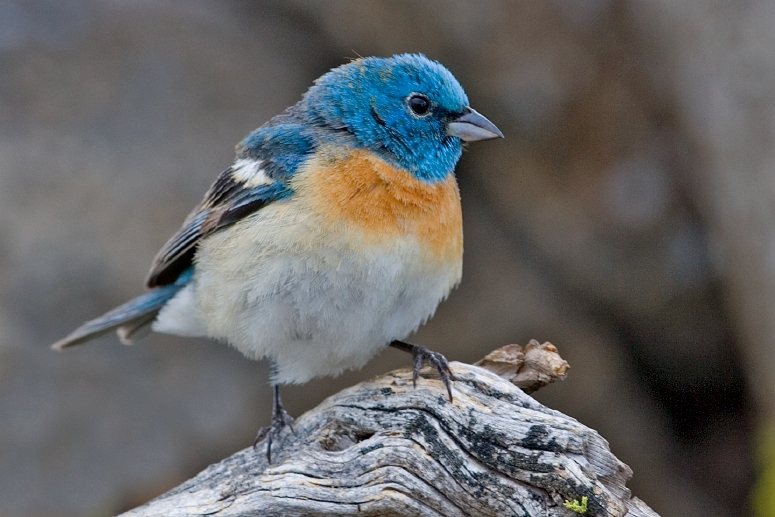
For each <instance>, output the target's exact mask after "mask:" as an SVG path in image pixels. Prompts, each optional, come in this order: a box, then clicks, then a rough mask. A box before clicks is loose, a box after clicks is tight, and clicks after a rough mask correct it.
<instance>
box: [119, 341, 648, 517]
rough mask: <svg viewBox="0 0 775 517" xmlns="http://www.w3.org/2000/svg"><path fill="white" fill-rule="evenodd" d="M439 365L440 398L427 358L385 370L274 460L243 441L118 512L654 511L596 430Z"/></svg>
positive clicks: (138, 516) (314, 420) (488, 377)
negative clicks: (634, 492) (449, 376)
mask: <svg viewBox="0 0 775 517" xmlns="http://www.w3.org/2000/svg"><path fill="white" fill-rule="evenodd" d="M535 345H537V343H536V344H535ZM535 345H534V348H535ZM512 346H513V345H512ZM542 346H544V347H545V345H542ZM504 348H506V347H504ZM551 348H552V349H553V347H551ZM501 350H503V349H501ZM526 350H527V347H526ZM508 352H509V354H512V355H513V354H514V350H513V349H511V350H509V351H508ZM550 352H551V350H550ZM555 352H556V351H555ZM509 354H506V355H509ZM517 355H518V354H517ZM490 356H492V354H490V355H488V357H490ZM499 357H500V358H501V359H502V358H503V354H502V353H501V354H500V356H499ZM557 357H559V356H557ZM523 359H524V357H523ZM502 362H503V361H501V362H500V363H499V368H500V367H502V366H503V365H502ZM482 363H483V365H485V366H486V364H485V363H486V361H485V360H483V361H482ZM523 363H524V364H527V363H528V361H524V360H523ZM566 367H567V364H566V365H565V368H566ZM565 368H561V372H560V373H559V374H558V376H560V377H562V376H564V374H565ZM451 369H452V372H453V374H454V375H455V381H454V382H453V395H454V402H452V403H450V402H449V400H448V399H447V395H446V392H445V389H444V386H443V385H442V383H441V382H440V381H439V380H438V379H437V378H434V377H432V374H433V372H431V371H430V370H429V369H426V370H424V374H425V375H428V376H430V378H428V377H425V378H421V379H419V380H418V382H417V388H416V389H413V388H412V377H411V371H410V370H408V369H402V370H396V371H394V372H391V373H389V374H386V375H383V376H381V377H378V378H376V379H373V380H371V381H367V382H363V383H361V384H358V385H356V386H353V387H352V388H349V389H346V390H344V391H342V392H340V393H338V394H336V395H334V396H332V397H330V398H329V399H327V400H326V401H324V402H323V403H322V404H320V405H319V406H318V407H317V408H315V409H313V410H311V411H309V412H308V413H306V414H304V415H303V416H301V417H300V418H299V419H298V420H296V422H295V423H294V429H295V432H293V433H292V432H291V431H290V430H288V431H287V432H284V433H283V434H282V435H281V436H280V438H279V440H277V441H276V442H275V445H274V446H273V453H272V458H273V464H272V465H268V464H267V462H266V456H265V454H264V453H263V448H261V447H259V449H258V451H254V450H253V449H252V448H248V449H245V450H243V451H240V452H238V453H236V454H234V455H233V456H231V457H229V458H226V459H225V460H223V461H222V462H220V463H218V464H215V465H211V466H210V467H208V468H207V469H205V470H204V471H203V472H201V473H200V474H199V475H197V476H196V477H195V478H193V479H191V480H189V481H187V482H185V483H183V484H182V485H180V486H179V487H177V488H175V489H173V490H171V491H170V492H168V493H166V494H164V495H162V496H160V497H159V498H157V499H155V500H153V501H151V502H149V503H147V504H145V505H143V506H141V507H139V508H136V509H134V510H132V511H130V512H127V513H125V514H123V515H124V517H149V516H157V515H158V516H160V515H164V516H193V515H217V516H242V515H245V516H247V515H261V516H266V517H273V516H284V517H285V516H302V515H303V516H313V517H314V516H333V515H355V514H357V515H359V516H383V515H396V516H445V517H451V516H512V515H513V516H564V517H569V516H574V515H578V513H574V511H572V510H571V509H568V508H566V506H565V503H566V502H567V503H572V502H574V501H576V502H577V503H578V504H577V510H578V508H579V507H581V508H583V505H582V504H581V502H582V498H583V497H586V498H587V500H586V502H587V511H586V515H590V516H623V515H625V514H627V515H630V516H635V517H639V516H644V517H645V516H648V517H658V516H657V514H656V513H654V512H653V511H652V510H651V509H650V508H648V506H646V505H645V504H644V503H643V502H642V501H640V500H639V499H637V498H632V497H631V494H630V491H629V490H628V489H627V488H626V487H625V483H626V481H627V480H628V479H629V478H630V477H631V476H632V471H631V470H630V468H629V467H628V466H627V465H625V464H624V463H622V462H620V461H619V460H618V459H617V458H616V457H614V456H613V454H611V451H610V449H609V447H608V443H607V442H606V441H605V440H604V439H603V438H602V437H601V436H600V435H599V434H598V433H597V432H595V431H594V430H592V429H589V428H587V427H585V426H583V425H582V424H580V423H579V422H577V421H576V420H574V419H572V418H570V417H568V416H565V415H563V414H562V413H559V412H558V411H554V410H552V409H549V408H547V407H545V406H542V405H541V404H539V403H538V402H537V401H535V400H534V399H533V398H531V397H530V396H528V395H526V394H525V393H524V392H523V391H522V390H520V389H519V388H517V387H515V386H514V385H513V384H511V383H510V382H508V381H507V380H506V379H505V378H503V377H500V376H498V375H496V374H495V373H492V372H490V371H488V370H486V369H484V368H481V367H477V366H472V365H467V364H462V363H456V362H453V363H451ZM517 369H519V367H518V368H517ZM555 369H556V368H555ZM523 373H524V372H523ZM512 377H514V376H512ZM523 377H524V375H523ZM527 377H531V376H530V375H528V376H527ZM534 377H535V376H532V380H531V382H534V380H535V379H534ZM628 512H629V513H628Z"/></svg>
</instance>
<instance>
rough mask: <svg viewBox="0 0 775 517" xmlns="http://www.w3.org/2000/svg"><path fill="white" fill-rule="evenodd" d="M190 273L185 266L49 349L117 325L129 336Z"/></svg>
mask: <svg viewBox="0 0 775 517" xmlns="http://www.w3.org/2000/svg"><path fill="white" fill-rule="evenodd" d="M191 273H192V270H191V269H189V270H188V271H185V272H184V273H183V274H181V275H180V277H179V278H178V280H177V281H176V282H175V283H174V284H168V285H165V286H162V287H159V288H157V289H154V290H153V291H151V292H149V293H146V294H143V295H141V296H138V297H137V298H133V299H132V300H129V301H128V302H126V303H124V304H123V305H119V306H118V307H116V308H115V309H113V310H112V311H109V312H106V313H105V314H103V315H102V316H100V317H99V318H95V319H93V320H91V321H87V322H86V323H84V324H83V325H81V326H80V327H78V328H77V329H75V330H74V331H73V332H71V333H70V335H68V336H67V337H65V338H63V339H60V340H59V341H57V342H56V343H54V344H53V345H51V348H53V349H54V350H62V349H63V348H68V347H71V346H75V345H79V344H81V343H84V342H86V341H89V340H91V339H94V338H96V337H99V336H102V335H103V334H106V333H108V332H111V331H113V330H116V329H119V328H120V327H127V328H128V329H131V332H130V333H129V336H131V334H133V333H134V332H135V331H137V330H138V329H139V328H140V327H143V326H145V325H148V324H150V323H152V322H153V320H154V319H155V317H156V314H158V312H159V311H160V310H161V308H162V307H164V304H166V303H167V302H168V301H170V300H171V299H172V298H173V297H174V296H175V295H176V294H178V291H180V290H181V289H183V287H185V286H186V284H188V282H189V281H190V280H191V276H192V274H191Z"/></svg>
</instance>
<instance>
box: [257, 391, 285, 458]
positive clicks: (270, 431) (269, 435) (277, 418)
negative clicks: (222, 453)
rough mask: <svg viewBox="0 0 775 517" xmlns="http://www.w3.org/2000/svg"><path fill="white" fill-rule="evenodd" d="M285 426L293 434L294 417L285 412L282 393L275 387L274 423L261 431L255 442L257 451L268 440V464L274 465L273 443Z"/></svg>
mask: <svg viewBox="0 0 775 517" xmlns="http://www.w3.org/2000/svg"><path fill="white" fill-rule="evenodd" d="M285 426H288V427H289V428H290V430H291V432H293V417H292V416H291V415H290V414H289V413H288V412H287V411H286V410H285V408H284V407H283V405H282V403H281V402H280V393H279V391H278V388H277V387H276V386H275V395H274V408H273V409H272V423H271V424H269V425H268V426H266V427H262V428H261V429H259V430H258V434H256V439H255V440H253V448H254V449H256V448H257V446H258V444H259V443H260V442H261V441H262V440H263V439H264V438H266V461H267V462H268V463H272V442H273V441H274V440H275V438H276V437H277V436H279V435H280V433H281V432H282V430H283V429H284V428H285Z"/></svg>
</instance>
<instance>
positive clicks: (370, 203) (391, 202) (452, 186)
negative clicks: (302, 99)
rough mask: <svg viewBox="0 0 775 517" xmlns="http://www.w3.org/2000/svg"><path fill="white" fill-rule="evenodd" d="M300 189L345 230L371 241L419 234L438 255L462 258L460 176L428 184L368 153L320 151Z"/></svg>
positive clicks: (309, 203)
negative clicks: (456, 178) (355, 231)
mask: <svg viewBox="0 0 775 517" xmlns="http://www.w3.org/2000/svg"><path fill="white" fill-rule="evenodd" d="M297 178H298V183H305V184H304V185H301V184H298V183H297V185H296V188H295V190H296V192H297V195H298V196H299V197H300V198H304V202H305V204H307V206H309V207H310V208H311V209H312V210H313V211H314V212H317V213H319V214H322V215H323V216H324V217H323V219H324V220H325V221H326V222H327V223H328V224H331V225H333V226H336V227H339V229H340V230H346V231H352V230H356V229H357V231H358V233H360V234H361V235H360V237H361V238H362V239H363V240H364V241H365V242H364V243H365V244H372V243H374V244H377V243H379V244H385V245H390V242H391V241H393V242H395V240H396V239H398V238H401V237H414V238H415V239H416V240H417V242H419V243H420V245H421V246H422V248H423V249H424V250H426V251H427V252H429V253H430V255H431V257H432V258H436V259H440V260H459V259H460V257H461V256H462V253H463V220H462V214H461V210H460V193H459V191H458V187H457V182H456V181H455V177H454V176H453V175H451V174H450V176H449V177H448V178H447V179H446V180H445V181H442V182H438V183H432V184H429V183H425V182H424V181H421V180H419V179H417V178H415V177H414V176H412V175H411V174H410V173H408V172H406V171H404V170H401V169H397V168H395V167H393V166H391V165H390V164H388V163H387V162H385V161H384V160H382V159H380V158H379V157H377V156H375V155H374V154H373V153H370V152H368V151H361V150H358V151H350V152H349V153H347V154H346V155H341V154H334V153H326V152H325V151H324V152H319V153H318V155H317V156H316V157H315V158H314V159H313V161H312V162H311V163H310V164H309V165H308V167H307V168H306V171H305V172H304V174H299V175H298V176H297Z"/></svg>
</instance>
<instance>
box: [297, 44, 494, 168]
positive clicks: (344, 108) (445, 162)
mask: <svg viewBox="0 0 775 517" xmlns="http://www.w3.org/2000/svg"><path fill="white" fill-rule="evenodd" d="M304 105H305V111H306V113H307V116H308V117H310V118H311V120H312V121H313V122H314V123H316V124H320V125H323V126H325V127H330V128H334V129H345V130H347V131H348V132H349V133H351V134H352V135H354V136H355V138H356V140H357V141H358V143H359V144H360V145H362V146H363V147H366V148H368V149H371V150H372V151H375V152H377V153H378V154H380V155H381V156H382V157H383V158H384V159H386V160H387V161H389V162H391V163H393V164H394V165H398V166H399V167H401V168H403V169H406V170H407V171H409V172H410V173H412V174H414V175H415V176H416V177H418V178H420V179H422V180H425V181H428V182H433V181H440V180H442V179H444V178H445V177H446V176H447V175H449V174H450V173H451V172H452V170H453V169H454V168H455V165H456V164H457V161H458V160H459V159H460V154H461V152H462V141H461V140H483V139H486V138H495V137H497V136H502V135H501V134H500V131H498V129H497V128H496V127H495V126H494V125H493V124H492V123H490V122H489V121H487V119H485V118H484V117H482V116H481V115H479V114H478V113H476V112H475V111H473V110H472V109H471V108H469V107H468V97H466V94H465V92H464V91H463V88H462V87H461V86H460V83H458V82H457V79H455V77H454V76H453V75H452V73H450V71H449V70H447V69H446V68H444V67H443V66H442V65H440V64H439V63H437V62H435V61H431V60H429V59H428V58H426V57H425V56H423V55H420V54H401V55H397V56H393V57H391V58H374V57H369V58H363V59H358V60H355V61H353V62H351V63H348V64H346V65H343V66H340V67H338V68H335V69H333V70H331V71H330V72H329V73H327V74H325V75H323V76H322V77H321V78H319V79H318V80H317V81H316V82H315V85H314V86H313V87H312V88H310V90H309V91H308V92H307V94H306V96H305V99H304ZM482 121H484V122H482ZM476 130H478V132H477V131H476Z"/></svg>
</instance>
